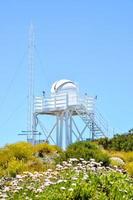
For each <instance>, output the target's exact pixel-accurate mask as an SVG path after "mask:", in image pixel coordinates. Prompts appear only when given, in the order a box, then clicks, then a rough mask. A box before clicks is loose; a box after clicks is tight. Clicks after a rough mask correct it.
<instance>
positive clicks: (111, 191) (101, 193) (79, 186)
mask: <svg viewBox="0 0 133 200" xmlns="http://www.w3.org/2000/svg"><path fill="white" fill-rule="evenodd" d="M123 173H124V174H123ZM0 185H1V187H0V198H1V199H2V198H3V199H7V200H8V199H9V200H10V199H12V200H18V199H25V200H32V199H35V200H36V199H39V200H67V199H70V200H80V199H81V200H88V199H90V200H113V199H115V200H130V199H133V179H132V178H130V177H129V176H128V175H127V174H125V172H124V171H123V170H120V169H119V168H116V169H114V168H111V167H104V166H102V164H101V163H98V162H96V161H95V160H94V159H91V160H90V161H85V160H84V159H83V158H81V159H79V160H78V159H76V158H71V159H70V160H69V161H68V162H66V161H64V162H63V163H62V165H60V164H58V165H56V168H55V169H54V170H52V169H48V170H47V171H45V172H41V173H39V172H34V173H31V172H24V173H23V174H22V175H17V176H16V178H10V179H4V178H1V179H0Z"/></svg>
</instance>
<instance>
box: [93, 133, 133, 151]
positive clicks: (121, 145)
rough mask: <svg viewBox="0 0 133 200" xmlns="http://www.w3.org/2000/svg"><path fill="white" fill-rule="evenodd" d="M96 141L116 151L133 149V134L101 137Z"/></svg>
mask: <svg viewBox="0 0 133 200" xmlns="http://www.w3.org/2000/svg"><path fill="white" fill-rule="evenodd" d="M96 143H98V144H99V145H102V146H103V147H104V148H105V149H111V150H116V151H133V134H132V133H130V132H129V133H128V134H121V135H119V134H117V135H114V137H113V138H111V139H109V138H100V139H98V140H96Z"/></svg>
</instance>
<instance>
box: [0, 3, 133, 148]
mask: <svg viewBox="0 0 133 200" xmlns="http://www.w3.org/2000/svg"><path fill="white" fill-rule="evenodd" d="M31 21H32V22H33V23H34V26H35V30H36V46H37V53H36V56H35V59H36V62H35V63H36V69H35V70H36V94H40V93H41V91H42V90H46V91H47V92H48V91H49V90H50V87H51V84H52V83H53V82H54V81H55V80H58V79H62V78H67V79H71V80H74V81H76V82H77V83H78V84H79V86H80V88H81V90H82V92H87V93H88V94H90V95H97V96H98V102H97V104H98V107H99V109H100V110H101V112H102V114H103V116H105V118H106V119H107V120H108V121H109V123H110V126H111V127H112V128H115V130H116V132H125V131H127V130H129V129H130V128H132V127H133V1H132V0H127V1H125V0H117V1H116V0H111V1H107V0H100V1H99V0H93V1H90V0H64V1H63V0H47V1H46V0H38V1H37V0H34V1H33V0H23V1H18V0H4V1H1V3H0V145H3V144H6V143H11V142H15V141H18V140H20V137H19V136H17V134H18V133H20V132H21V130H25V129H26V120H27V114H26V106H27V105H26V101H27V97H26V96H27V71H28V54H27V46H28V29H29V25H30V22H31ZM21 139H22V137H21Z"/></svg>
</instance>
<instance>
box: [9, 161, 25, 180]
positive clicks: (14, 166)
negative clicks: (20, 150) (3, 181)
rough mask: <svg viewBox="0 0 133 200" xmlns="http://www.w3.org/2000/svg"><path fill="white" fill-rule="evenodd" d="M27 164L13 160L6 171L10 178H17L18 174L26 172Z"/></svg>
mask: <svg viewBox="0 0 133 200" xmlns="http://www.w3.org/2000/svg"><path fill="white" fill-rule="evenodd" d="M25 169H26V168H25V164H24V162H23V161H22V160H21V161H20V160H16V158H13V159H12V160H11V161H10V162H9V163H8V168H7V169H6V171H7V174H8V175H9V176H12V177H15V176H16V175H17V174H19V173H22V172H23V171H25Z"/></svg>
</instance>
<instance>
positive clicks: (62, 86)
mask: <svg viewBox="0 0 133 200" xmlns="http://www.w3.org/2000/svg"><path fill="white" fill-rule="evenodd" d="M71 90H73V91H77V85H76V84H75V83H74V82H73V81H70V80H66V79H62V80H59V81H56V82H54V83H53V85H52V88H51V93H62V92H64V91H67V92H68V91H71Z"/></svg>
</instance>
